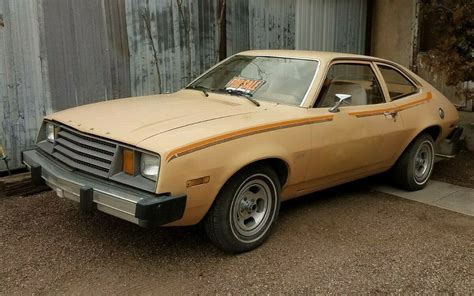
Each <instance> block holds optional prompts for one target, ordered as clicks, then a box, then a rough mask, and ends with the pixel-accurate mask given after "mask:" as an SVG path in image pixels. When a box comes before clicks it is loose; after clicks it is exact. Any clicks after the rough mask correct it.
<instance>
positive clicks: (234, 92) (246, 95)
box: [223, 89, 260, 107]
mask: <svg viewBox="0 0 474 296" xmlns="http://www.w3.org/2000/svg"><path fill="white" fill-rule="evenodd" d="M223 90H225V91H226V92H227V93H228V94H230V95H237V96H241V97H244V98H246V99H247V100H249V101H250V102H252V103H254V104H255V106H258V107H260V103H259V102H258V101H257V100H255V99H254V98H252V96H253V95H252V94H251V93H247V92H244V91H241V90H236V89H223Z"/></svg>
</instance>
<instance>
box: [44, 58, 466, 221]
mask: <svg viewBox="0 0 474 296" xmlns="http://www.w3.org/2000/svg"><path fill="white" fill-rule="evenodd" d="M241 54H242V55H253V56H278V57H290V58H301V59H312V60H318V61H319V62H320V65H319V69H318V71H317V73H316V75H315V79H314V81H313V83H312V84H311V87H310V89H309V90H308V93H307V96H306V98H305V100H304V101H303V102H302V105H301V107H295V106H285V105H276V104H274V103H269V102H264V101H261V104H262V106H261V107H256V106H255V105H253V104H252V103H251V102H249V101H247V100H245V99H242V98H239V97H235V96H227V95H221V94H215V93H209V97H205V96H204V95H203V93H201V92H199V91H196V90H181V91H178V92H176V93H174V94H170V95H157V96H150V97H141V98H131V99H123V100H116V101H113V102H107V103H97V104H92V105H87V106H82V107H78V108H74V109H70V110H66V111H63V112H59V113H55V114H52V115H50V116H48V117H47V119H50V120H54V121H58V122H61V123H63V124H65V125H69V126H71V127H73V128H76V129H78V130H80V131H82V132H85V133H90V134H94V135H98V136H101V137H105V138H110V139H113V140H116V141H119V142H122V143H125V144H129V145H132V146H136V147H139V148H141V149H145V150H148V151H151V152H155V153H158V154H160V155H161V157H162V162H161V169H160V176H159V178H158V183H157V190H156V191H157V193H164V192H169V193H171V194H173V195H180V194H186V195H187V204H186V210H185V214H184V216H183V218H182V219H181V220H179V221H176V222H174V223H172V224H170V225H192V224H196V223H198V222H199V221H200V220H201V219H202V218H203V217H204V215H205V214H206V213H207V211H208V210H209V208H210V207H211V205H212V203H213V201H214V199H215V197H216V196H217V194H218V192H219V190H221V188H222V186H223V185H224V184H225V182H226V181H227V180H228V179H229V178H230V177H231V176H232V175H234V174H235V173H236V172H237V171H239V170H240V169H242V168H243V167H245V166H246V165H248V164H251V163H253V162H255V161H258V160H264V159H269V158H276V159H280V160H282V161H284V162H285V163H286V165H287V167H288V172H289V173H288V179H287V182H286V183H285V184H284V187H283V190H282V200H287V199H290V198H294V197H298V196H301V195H304V194H307V193H310V192H314V191H317V190H320V189H323V188H327V187H331V186H334V185H337V184H341V183H344V182H347V181H351V180H354V179H357V178H360V177H364V176H368V175H372V174H375V173H379V172H382V171H385V170H387V169H389V168H390V167H391V166H392V165H393V164H394V163H395V161H396V160H397V159H398V157H399V156H400V155H401V153H402V152H403V150H404V149H405V148H406V147H407V146H408V145H409V143H410V142H411V141H412V140H413V139H414V138H415V137H416V136H417V135H418V134H419V133H420V132H421V131H423V130H424V129H426V128H428V127H431V126H439V127H440V128H441V135H440V136H439V137H438V139H437V140H438V141H440V140H441V139H443V138H444V137H446V136H447V135H448V134H449V133H450V132H451V130H452V128H453V124H454V123H455V122H456V121H457V120H458V115H457V112H456V110H455V108H454V106H453V105H452V104H451V103H450V102H449V101H448V100H447V99H446V98H444V96H443V95H442V94H440V93H439V92H438V91H437V90H435V89H434V88H433V87H431V86H430V85H429V84H428V83H426V82H425V81H424V80H422V79H421V78H420V77H418V76H416V75H415V74H413V73H411V72H408V71H407V70H406V69H404V68H403V67H401V66H399V65H395V64H394V63H392V62H388V61H385V60H382V59H377V58H371V57H366V56H358V55H350V54H335V53H327V52H310V51H249V52H244V53H241ZM337 62H362V63H369V64H371V66H372V67H373V69H374V72H375V73H376V76H377V78H378V79H379V81H381V79H382V77H381V74H380V71H378V69H377V68H376V66H375V63H376V62H377V63H382V64H388V65H395V66H396V67H397V68H401V69H403V71H405V73H409V76H410V77H413V78H414V79H415V81H414V82H415V83H417V84H418V86H419V92H418V93H416V94H413V95H411V96H408V97H405V98H402V99H399V100H396V101H393V102H390V100H389V99H388V101H387V102H386V103H383V104H377V105H365V106H348V107H341V112H339V113H336V114H333V113H330V112H328V108H312V106H313V105H314V102H315V100H316V98H317V94H318V93H319V91H320V89H321V86H322V81H323V80H324V77H325V75H326V72H327V70H328V69H329V67H330V65H331V64H332V63H337ZM383 92H384V95H385V97H386V98H388V90H387V88H386V87H385V86H383ZM439 108H443V110H444V111H445V113H446V116H445V118H444V119H443V120H442V119H440V117H439V115H438V109H439ZM394 111H396V112H397V115H396V116H394V117H393V118H391V117H390V116H388V115H386V114H384V113H385V112H394ZM382 138H383V140H382ZM203 177H209V182H207V183H205V184H200V185H196V186H192V187H187V186H186V184H187V182H188V181H189V180H193V179H198V178H203Z"/></svg>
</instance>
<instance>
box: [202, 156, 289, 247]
mask: <svg viewBox="0 0 474 296" xmlns="http://www.w3.org/2000/svg"><path fill="white" fill-rule="evenodd" d="M280 191H281V185H280V181H279V179H278V177H277V175H276V174H275V172H274V171H273V170H272V169H271V168H269V167H268V166H264V165H254V166H251V167H249V168H247V169H244V170H242V171H240V172H238V173H237V174H235V175H234V176H233V177H232V178H230V180H229V181H227V183H226V184H225V185H224V187H223V188H222V189H221V191H220V192H219V194H218V195H217V197H216V200H215V201H214V204H213V205H212V207H211V209H210V210H209V212H208V213H207V215H206V217H205V219H204V221H203V222H204V229H205V231H206V234H207V236H208V237H209V239H210V240H211V241H212V242H213V243H214V244H215V245H216V246H217V247H218V248H220V249H222V250H224V251H226V252H230V253H242V252H247V251H250V250H252V249H255V248H256V247H258V246H260V245H261V244H262V243H263V242H264V241H265V240H266V239H267V237H268V236H269V234H270V232H271V230H272V228H273V226H274V225H275V222H276V219H277V217H278V212H279V210H280ZM246 217H247V218H246ZM260 217H261V218H260ZM252 219H253V222H254V224H252ZM259 219H262V220H259ZM258 221H260V222H259V223H257V222H258ZM252 227H254V229H253V230H248V229H251V228H252Z"/></svg>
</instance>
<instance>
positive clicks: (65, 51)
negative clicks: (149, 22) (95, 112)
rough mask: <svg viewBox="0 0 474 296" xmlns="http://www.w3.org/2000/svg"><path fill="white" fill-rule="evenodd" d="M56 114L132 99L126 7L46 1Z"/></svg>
mask: <svg viewBox="0 0 474 296" xmlns="http://www.w3.org/2000/svg"><path fill="white" fill-rule="evenodd" d="M42 11H43V14H44V15H43V20H44V24H43V25H44V31H45V32H46V34H44V40H42V44H43V45H44V59H45V60H46V61H47V65H48V71H47V73H48V79H49V85H50V96H51V98H50V101H51V105H52V106H51V107H52V109H53V110H54V111H57V110H62V109H66V108H70V107H74V106H79V105H84V104H88V103H93V102H97V101H104V100H109V99H113V98H119V97H128V96H130V94H131V92H130V78H129V76H130V74H129V72H130V66H129V62H128V61H129V57H128V55H129V53H128V43H127V38H126V31H125V26H124V25H123V24H124V23H125V19H124V18H125V13H124V2H123V1H114V0H93V1H73V0H43V5H42Z"/></svg>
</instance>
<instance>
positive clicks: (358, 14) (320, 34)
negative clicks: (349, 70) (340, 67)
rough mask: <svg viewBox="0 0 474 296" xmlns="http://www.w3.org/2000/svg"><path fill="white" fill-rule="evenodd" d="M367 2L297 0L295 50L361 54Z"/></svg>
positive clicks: (351, 0)
mask: <svg viewBox="0 0 474 296" xmlns="http://www.w3.org/2000/svg"><path fill="white" fill-rule="evenodd" d="M366 22H367V0H333V1H327V0H297V5H296V49H304V50H323V51H336V52H350V53H359V54H364V52H365V38H366V36H365V35H366V25H367V24H366Z"/></svg>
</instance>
